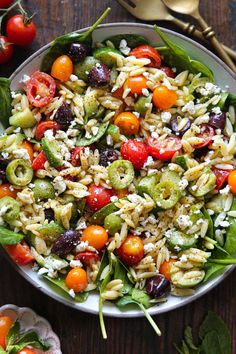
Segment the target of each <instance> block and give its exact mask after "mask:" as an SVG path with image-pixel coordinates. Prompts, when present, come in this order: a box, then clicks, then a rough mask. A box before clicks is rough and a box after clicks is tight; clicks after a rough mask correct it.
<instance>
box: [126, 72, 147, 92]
mask: <svg viewBox="0 0 236 354" xmlns="http://www.w3.org/2000/svg"><path fill="white" fill-rule="evenodd" d="M126 85H127V87H128V88H129V89H130V92H131V93H132V94H135V93H136V94H137V95H142V94H143V90H144V89H147V88H148V87H147V79H146V78H145V77H144V76H142V75H140V76H130V77H129V78H128V79H127V81H126Z"/></svg>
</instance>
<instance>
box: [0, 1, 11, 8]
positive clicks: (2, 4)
mask: <svg viewBox="0 0 236 354" xmlns="http://www.w3.org/2000/svg"><path fill="white" fill-rule="evenodd" d="M12 3H13V0H0V8H1V9H3V8H5V7H9V6H10V5H11V4H12Z"/></svg>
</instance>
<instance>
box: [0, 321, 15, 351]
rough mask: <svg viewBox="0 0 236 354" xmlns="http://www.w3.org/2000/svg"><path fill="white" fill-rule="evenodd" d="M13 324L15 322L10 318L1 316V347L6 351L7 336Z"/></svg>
mask: <svg viewBox="0 0 236 354" xmlns="http://www.w3.org/2000/svg"><path fill="white" fill-rule="evenodd" d="M12 324H13V320H12V319H11V318H10V317H8V316H0V347H2V348H3V349H6V336H7V334H8V332H9V329H10V328H11V326H12Z"/></svg>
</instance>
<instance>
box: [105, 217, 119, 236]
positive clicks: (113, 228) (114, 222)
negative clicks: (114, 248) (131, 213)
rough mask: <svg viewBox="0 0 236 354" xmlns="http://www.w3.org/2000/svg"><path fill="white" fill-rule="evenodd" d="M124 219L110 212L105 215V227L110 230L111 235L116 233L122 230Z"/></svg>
mask: <svg viewBox="0 0 236 354" xmlns="http://www.w3.org/2000/svg"><path fill="white" fill-rule="evenodd" d="M122 222H123V220H122V219H121V217H120V216H119V215H115V214H110V215H107V216H106V217H105V220H104V227H105V229H107V230H108V232H109V234H110V235H115V233H116V232H120V229H121V226H122Z"/></svg>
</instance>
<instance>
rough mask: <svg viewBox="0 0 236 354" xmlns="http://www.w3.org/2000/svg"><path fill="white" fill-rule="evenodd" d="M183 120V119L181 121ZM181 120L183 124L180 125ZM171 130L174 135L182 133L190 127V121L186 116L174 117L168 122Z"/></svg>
mask: <svg viewBox="0 0 236 354" xmlns="http://www.w3.org/2000/svg"><path fill="white" fill-rule="evenodd" d="M183 120H184V121H183ZM182 121H183V123H184V125H182ZM170 126H171V130H172V131H173V132H174V133H175V134H176V135H184V133H186V131H187V130H188V129H189V128H190V126H191V122H190V119H188V118H181V117H175V118H173V119H172V120H171V122H170Z"/></svg>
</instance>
